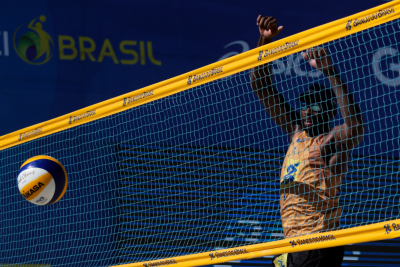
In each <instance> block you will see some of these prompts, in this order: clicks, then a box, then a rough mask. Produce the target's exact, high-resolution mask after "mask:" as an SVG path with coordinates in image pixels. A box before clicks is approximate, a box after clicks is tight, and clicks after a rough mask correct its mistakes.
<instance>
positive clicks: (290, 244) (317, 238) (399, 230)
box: [112, 219, 400, 267]
mask: <svg viewBox="0 0 400 267" xmlns="http://www.w3.org/2000/svg"><path fill="white" fill-rule="evenodd" d="M397 237H400V219H399V220H393V221H387V222H381V223H375V224H371V225H365V226H359V227H354V228H350V229H344V230H337V231H332V232H324V233H318V234H311V235H304V236H297V237H293V238H286V239H283V240H279V241H273V242H268V243H262V244H256V245H249V246H243V247H236V248H230V249H222V250H216V251H210V252H204V253H199V254H192V255H187V256H180V257H175V258H167V259H160V260H154V261H145V262H136V263H130V264H124V265H116V266H112V267H117V266H118V267H143V266H144V267H161V266H168V265H173V266H174V267H184V266H201V265H210V264H217V263H223V262H227V261H233V260H244V259H253V258H260V257H265V256H271V255H279V254H283V253H292V252H299V251H306V250H314V249H321V248H327V247H337V246H343V245H348V244H356V243H363V242H371V241H377V240H382V239H392V238H397Z"/></svg>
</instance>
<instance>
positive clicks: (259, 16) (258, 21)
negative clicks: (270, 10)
mask: <svg viewBox="0 0 400 267" xmlns="http://www.w3.org/2000/svg"><path fill="white" fill-rule="evenodd" d="M261 18H262V16H261V15H258V17H257V25H259V24H260V20H261Z"/></svg>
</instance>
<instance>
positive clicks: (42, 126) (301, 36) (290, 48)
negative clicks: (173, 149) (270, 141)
mask: <svg viewBox="0 0 400 267" xmlns="http://www.w3.org/2000/svg"><path fill="white" fill-rule="evenodd" d="M399 15H400V0H397V1H392V2H389V3H386V4H383V5H380V6H378V7H375V8H372V9H369V10H367V11H364V12H360V13H358V14H355V15H352V16H349V17H346V18H343V19H340V20H337V21H334V22H331V23H328V24H325V25H322V26H319V27H316V28H313V29H310V30H307V31H304V32H301V33H298V34H295V35H292V36H290V37H287V38H284V39H282V40H278V41H276V42H273V43H270V44H268V45H265V46H263V47H258V48H256V49H253V50H250V51H247V52H245V53H242V54H239V55H236V56H234V57H230V58H227V59H225V60H222V61H219V62H216V63H214V64H210V65H208V66H205V67H202V68H200V69H197V70H194V71H191V72H189V73H186V74H182V75H180V76H176V77H174V78H171V79H169V80H165V81H163V82H160V83H157V84H153V85H151V86H148V87H145V88H142V89H139V90H136V91H133V92H130V93H127V94H125V95H122V96H119V97H115V98H112V99H109V100H107V101H104V102H101V103H98V104H95V105H92V106H90V107H87V108H84V109H81V110H78V111H75V112H72V113H70V114H66V115H64V116H61V117H58V118H55V119H52V120H49V121H46V122H43V123H39V124H36V125H34V126H31V127H28V128H25V129H22V130H20V131H16V132H13V133H10V134H7V135H4V136H2V137H0V150H3V149H6V148H9V147H12V146H15V145H18V144H21V143H24V142H28V141H31V140H34V139H37V138H40V137H43V136H46V135H50V134H53V133H56V132H60V131H63V130H66V129H69V128H72V127H75V126H78V125H81V124H85V123H88V122H90V121H94V120H98V119H100V118H104V117H107V116H110V115H113V114H116V113H119V112H122V111H125V110H127V109H130V108H134V107H137V106H140V105H143V104H146V103H149V102H151V101H154V100H157V99H161V98H164V97H166V96H169V95H173V94H176V93H179V92H181V91H184V90H187V89H189V88H192V87H195V86H198V85H201V84H204V83H208V82H211V81H214V80H217V79H220V78H223V77H226V76H229V75H233V74H235V73H238V72H240V71H244V70H247V69H250V68H253V67H256V66H259V65H261V64H265V63H267V62H271V61H274V60H276V59H279V58H281V57H284V56H287V55H290V54H293V53H296V52H299V51H305V50H306V49H308V48H310V47H314V46H318V45H320V44H323V43H326V42H329V41H332V40H335V39H338V38H341V37H344V36H347V35H350V34H353V33H356V32H359V31H362V30H365V29H368V28H371V27H374V26H377V25H379V24H382V23H385V22H388V21H392V20H395V19H398V18H399Z"/></svg>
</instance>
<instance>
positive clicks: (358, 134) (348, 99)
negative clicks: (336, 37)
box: [303, 48, 364, 151]
mask: <svg viewBox="0 0 400 267" xmlns="http://www.w3.org/2000/svg"><path fill="white" fill-rule="evenodd" d="M303 57H304V58H305V59H306V60H308V61H309V63H310V65H311V66H313V67H314V68H316V69H319V70H321V71H322V72H323V73H324V74H325V76H326V77H327V78H328V79H329V82H330V84H331V86H332V89H333V91H334V92H335V94H336V99H337V102H338V104H339V108H340V113H341V115H342V117H343V119H344V121H345V123H344V124H342V125H339V126H336V127H335V128H334V129H333V130H332V132H333V134H334V135H335V142H336V143H337V146H338V147H339V145H341V147H340V150H341V151H349V150H350V149H352V148H354V147H356V146H358V144H359V143H360V142H361V141H362V139H363V135H364V125H363V116H362V113H361V109H360V107H359V106H358V104H357V103H356V101H355V100H354V96H353V94H352V93H351V92H350V90H349V88H348V87H347V86H346V84H345V83H343V81H342V79H341V77H340V75H339V72H338V71H337V70H336V68H335V67H334V66H333V65H332V62H331V58H330V56H329V53H328V50H326V49H324V48H314V49H309V50H307V52H306V53H303Z"/></svg>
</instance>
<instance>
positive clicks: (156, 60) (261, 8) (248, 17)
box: [0, 0, 398, 135]
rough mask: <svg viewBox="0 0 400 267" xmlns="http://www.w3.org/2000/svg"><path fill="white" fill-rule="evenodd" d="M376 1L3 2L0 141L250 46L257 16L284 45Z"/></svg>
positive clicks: (254, 40) (255, 34) (0, 19)
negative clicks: (275, 28)
mask: <svg viewBox="0 0 400 267" xmlns="http://www.w3.org/2000/svg"><path fill="white" fill-rule="evenodd" d="M384 2H385V1H377V0H375V1H372V0H371V1H360V0H358V1H351V2H348V1H344V0H339V1H305V2H304V1H300V2H299V1H286V2H285V3H280V2H272V1H267V2H266V1H252V2H251V3H248V2H245V1H162V0H159V1H153V2H152V3H151V4H148V3H145V2H140V1H84V2H82V1H62V2H61V1H33V2H32V1H18V2H12V1H10V2H8V3H7V7H6V8H3V9H2V11H0V12H1V16H0V25H1V26H0V33H1V35H0V52H1V56H0V61H1V66H2V67H1V72H0V77H1V81H2V83H1V92H2V97H1V98H0V104H1V107H2V110H3V114H4V115H3V116H1V118H0V123H1V125H2V127H1V129H0V135H4V134H7V133H10V132H12V131H16V130H19V129H21V128H24V127H28V126H31V125H34V124H36V123H40V122H43V121H46V120H50V119H52V118H55V117H58V116H61V115H63V114H66V113H69V112H72V111H75V110H78V109H81V108H84V107H86V106H89V105H92V104H95V103H98V102H101V101H104V100H107V99H109V98H112V97H115V96H118V95H121V94H124V93H127V92H130V91H134V90H136V89H140V88H142V87H144V86H147V85H151V84H153V83H157V82H159V81H162V80H165V79H168V78H172V77H174V76H176V75H179V74H182V73H185V72H188V71H191V70H193V69H196V68H199V67H202V66H204V65H207V64H210V63H213V62H216V61H218V60H220V59H223V58H226V57H229V56H232V55H235V54H237V53H241V52H244V51H247V50H248V49H252V48H255V46H256V43H257V40H258V35H259V33H258V28H257V25H256V23H255V22H256V18H257V16H258V15H259V14H262V15H273V16H275V17H276V18H277V19H278V20H279V24H280V25H284V30H283V31H282V33H281V34H280V38H284V37H287V36H290V35H292V34H295V33H298V32H301V31H305V30H307V29H310V28H313V27H316V26H319V25H322V24H324V23H328V22H331V21H334V20H336V19H339V18H343V17H346V16H349V15H352V14H355V13H357V12H360V11H363V10H366V9H368V8H371V7H374V6H377V5H380V4H382V3H384ZM29 25H31V26H29ZM29 32H31V33H32V32H34V33H36V36H39V40H36V41H35V40H32V38H28V37H29V34H27V33H29ZM39 33H40V34H39ZM33 39H34V38H33ZM38 43H40V45H39V46H41V47H39V46H38ZM24 47H25V48H24ZM24 49H25V50H24ZM26 49H28V50H29V49H30V50H29V51H27V50H26ZM35 49H36V50H40V51H41V52H42V55H41V56H40V57H39V58H36V59H35V58H34V57H32V55H33V54H32V53H34V52H35V51H36V50H35ZM33 50H34V52H32V51H33ZM18 51H19V52H18ZM24 51H25V52H26V55H28V59H25V60H24V59H23V58H22V57H21V56H19V54H20V55H21V54H22V53H23V52H24ZM29 56H30V58H29ZM32 63H34V64H32ZM395 74H396V73H395ZM397 74H398V73H397ZM279 75H280V76H282V77H283V76H284V75H298V73H296V72H295V71H289V72H288V71H284V72H281V73H279ZM373 79H374V80H375V82H376V83H379V80H377V79H376V78H375V77H374V78H373Z"/></svg>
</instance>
